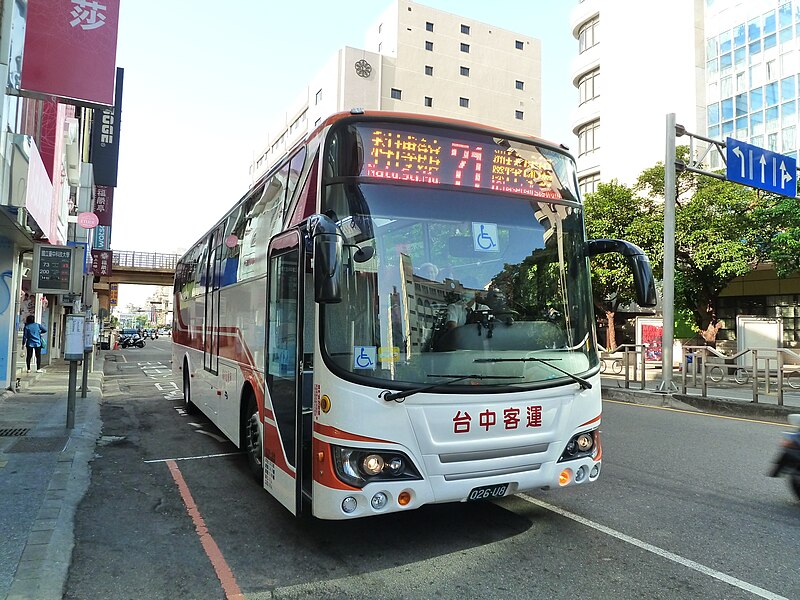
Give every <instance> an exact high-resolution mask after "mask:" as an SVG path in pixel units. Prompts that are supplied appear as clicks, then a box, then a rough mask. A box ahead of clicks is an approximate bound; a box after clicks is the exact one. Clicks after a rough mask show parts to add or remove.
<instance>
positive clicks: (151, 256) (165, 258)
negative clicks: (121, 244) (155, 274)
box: [112, 250, 180, 271]
mask: <svg viewBox="0 0 800 600" xmlns="http://www.w3.org/2000/svg"><path fill="white" fill-rule="evenodd" d="M179 258H180V256H178V255H177V254H159V253H157V252H136V251H129V250H114V256H113V262H112V265H113V266H114V267H126V268H129V269H148V270H161V271H174V270H175V267H176V266H177V264H178V259H179Z"/></svg>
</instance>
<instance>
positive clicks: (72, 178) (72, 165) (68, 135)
mask: <svg viewBox="0 0 800 600" xmlns="http://www.w3.org/2000/svg"><path fill="white" fill-rule="evenodd" d="M64 154H65V155H66V165H65V166H66V170H67V180H68V181H69V184H70V185H74V186H78V185H80V184H81V149H80V140H79V139H78V119H76V118H74V117H67V118H66V119H64Z"/></svg>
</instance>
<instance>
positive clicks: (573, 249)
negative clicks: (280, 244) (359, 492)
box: [322, 124, 598, 392]
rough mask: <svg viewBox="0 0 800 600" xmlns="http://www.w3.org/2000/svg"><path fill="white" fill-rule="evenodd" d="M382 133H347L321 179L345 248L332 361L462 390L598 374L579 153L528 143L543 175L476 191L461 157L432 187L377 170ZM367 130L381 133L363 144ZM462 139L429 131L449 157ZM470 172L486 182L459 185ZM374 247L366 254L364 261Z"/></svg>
mask: <svg viewBox="0 0 800 600" xmlns="http://www.w3.org/2000/svg"><path fill="white" fill-rule="evenodd" d="M359 126H360V127H362V126H363V124H359ZM375 131H376V128H375V127H374V126H371V127H363V128H362V129H361V130H360V131H358V132H357V135H355V136H353V135H352V131H349V132H348V135H346V136H345V135H344V134H342V135H340V136H339V138H334V141H333V142H332V143H331V144H330V145H329V156H328V160H329V163H333V166H332V168H331V169H330V170H329V173H332V174H333V175H334V176H332V177H329V178H326V181H324V184H325V192H324V197H323V210H324V211H326V212H327V213H328V214H330V215H333V216H334V219H335V220H336V222H337V223H338V225H339V228H340V231H341V233H342V234H343V235H344V237H345V243H346V247H345V253H344V266H343V278H342V302H341V303H339V304H328V305H324V307H323V311H322V319H323V328H322V348H323V354H324V358H325V361H326V363H327V364H328V365H329V366H330V367H331V368H332V369H333V370H334V371H335V372H337V374H339V375H341V376H343V377H346V378H350V379H353V380H356V381H360V382H363V383H365V384H367V385H375V386H385V385H386V383H387V380H388V381H392V382H393V385H395V386H396V387H398V388H403V387H409V386H413V385H419V384H424V385H430V384H435V383H437V382H439V381H441V382H442V383H446V382H447V381H448V380H455V379H457V378H465V379H466V380H465V381H462V382H461V383H460V384H459V385H460V386H462V387H456V386H453V387H452V389H458V390H460V391H462V392H463V391H464V390H465V389H466V388H464V387H463V386H464V385H468V386H469V389H472V390H475V391H478V390H482V391H487V387H489V386H492V387H493V388H494V389H496V390H497V391H502V390H503V389H508V388H509V387H513V388H517V389H518V386H525V387H542V386H546V385H554V384H558V385H561V384H567V383H573V382H574V381H573V380H572V379H570V378H569V377H567V376H566V375H565V374H564V372H567V373H571V374H574V375H578V376H579V375H581V374H585V373H587V372H588V371H590V370H592V369H593V368H595V367H596V366H597V364H598V363H597V360H598V359H597V353H596V349H595V338H594V324H593V317H592V315H593V311H592V304H591V290H590V282H589V266H588V260H587V259H586V257H585V252H584V242H585V237H584V227H583V219H582V212H581V209H580V204H579V203H578V202H577V201H576V196H577V195H576V193H575V192H574V188H573V187H572V183H571V181H572V180H574V177H573V176H572V175H573V171H572V169H574V166H573V165H572V162H571V159H570V158H569V157H567V156H566V155H563V154H560V153H557V152H555V151H548V152H550V155H551V156H550V157H548V158H547V159H546V162H543V161H544V159H543V157H544V156H545V155H544V154H543V152H544V151H543V150H539V149H537V148H536V147H534V146H530V147H529V148H527V149H523V150H527V152H528V156H534V155H535V156H538V157H539V159H538V160H539V163H538V164H539V167H545V166H546V167H547V168H539V172H538V173H537V174H536V175H535V178H533V179H536V180H535V181H532V178H530V177H529V178H528V179H525V178H516V179H515V178H506V179H505V180H504V181H501V182H498V181H497V180H495V181H494V184H489V183H486V179H488V178H489V177H491V175H485V176H484V177H485V178H486V179H483V180H482V181H481V182H479V184H478V185H475V184H474V179H468V182H469V183H470V184H471V185H469V187H467V186H466V185H459V183H456V181H458V179H457V178H456V177H454V176H453V170H454V169H455V168H456V166H457V165H458V163H453V164H452V165H451V166H448V165H447V162H448V161H447V160H443V161H440V163H439V165H437V166H439V167H440V170H439V171H438V172H429V174H428V176H429V177H431V178H433V179H431V180H430V181H419V180H417V181H412V179H413V178H417V177H419V176H421V175H420V173H421V172H416V174H414V173H411V172H410V171H409V170H408V169H406V170H405V171H403V170H402V169H394V168H392V167H391V166H390V168H382V167H381V165H377V166H376V164H375V161H372V162H370V158H369V157H370V156H373V157H374V155H375V152H374V150H375V146H376V138H375V137H374V132H375ZM384 131H386V129H381V132H384ZM458 133H459V134H460V132H458ZM368 135H373V138H372V139H371V140H365V139H364V138H365V137H366V136H368ZM414 135H415V136H416V138H417V139H419V138H420V137H421V136H423V135H425V132H424V131H423V132H420V131H419V130H416V131H415V132H414ZM454 136H455V134H454V133H452V132H449V134H448V136H445V135H438V136H433V135H431V132H428V138H430V139H434V138H435V140H436V141H437V143H439V144H441V145H442V147H443V148H444V150H445V151H447V148H448V147H450V148H451V147H452V144H453V143H454V142H453V140H454ZM442 140H444V141H442ZM379 141H381V140H380V139H378V140H377V142H379ZM463 142H464V145H468V146H470V147H472V148H475V147H478V148H479V149H480V151H481V152H482V153H484V156H488V155H489V154H490V153H491V151H492V149H493V147H492V145H493V144H494V147H497V148H500V152H502V153H505V152H507V151H506V148H507V146H505V145H501V144H498V143H497V140H493V139H491V138H489V139H488V140H481V139H480V138H479V136H477V135H473V136H471V137H467V139H466V140H463ZM455 143H459V144H460V143H462V140H461V138H459V139H458V141H457V142H455ZM337 144H338V147H337ZM348 144H350V145H356V146H357V148H358V152H355V153H354V152H353V149H352V148H346V146H347V145H348ZM345 150H346V151H345ZM343 151H344V152H343ZM460 151H461V148H459V152H460ZM332 153H336V154H335V156H332ZM342 153H344V154H345V155H347V156H348V157H352V156H353V155H354V154H355V155H357V156H359V157H360V158H358V159H351V160H355V163H353V162H350V163H348V164H347V165H346V166H344V167H342V164H341V163H342V162H347V161H341V160H340V161H339V163H337V162H336V160H331V159H332V158H333V159H335V158H336V157H338V156H341V154H342ZM518 154H520V155H521V154H523V152H519V153H518ZM496 158H497V157H496V156H495V160H493V161H492V162H494V163H495V164H497V160H496ZM528 165H529V166H530V163H528ZM385 166H386V163H385V164H384V165H383V167H385ZM462 166H463V165H462ZM481 168H482V167H481ZM369 169H373V171H372V173H371V174H370V173H369ZM376 169H377V170H376ZM414 169H415V168H414V167H412V169H411V171H414ZM448 170H450V172H449V173H448V172H445V171H448ZM343 171H344V172H343ZM379 171H380V172H381V174H380V175H376V174H375V173H377V172H379ZM417 171H418V170H417ZM395 174H399V176H400V177H401V179H400V180H399V181H398V179H397V177H395ZM404 174H405V175H404ZM465 174H466V176H467V177H468V178H470V177H472V178H474V177H476V176H480V175H481V173H480V172H479V170H477V169H476V170H469V169H466V170H462V173H461V177H462V181H467V180H466V179H464V175H465ZM406 176H408V177H411V178H410V179H409V178H406ZM393 180H394V181H393ZM406 181H408V182H409V183H408V184H406V183H404V182H406ZM566 182H570V183H566ZM492 185H494V187H495V188H496V189H491V187H492ZM367 247H370V248H371V249H372V253H371V255H369V254H368V255H369V258H367V259H366V260H364V258H362V257H363V256H364V254H363V253H359V255H356V251H357V249H359V248H361V249H364V248H367ZM454 383H455V382H454ZM476 386H477V387H476ZM447 389H451V388H447Z"/></svg>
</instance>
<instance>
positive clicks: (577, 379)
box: [472, 356, 592, 390]
mask: <svg viewBox="0 0 800 600" xmlns="http://www.w3.org/2000/svg"><path fill="white" fill-rule="evenodd" d="M554 360H561V359H560V358H553V359H550V360H548V359H545V358H534V357H533V356H529V357H528V358H476V359H475V360H473V361H472V362H476V363H499V362H540V363H542V364H545V365H547V366H548V367H550V368H551V369H555V370H556V371H558V372H559V373H563V374H564V375H566V376H567V377H569V378H570V379H572V380H573V381H575V382H576V383H578V384H579V385H580V386H581V389H584V390H590V389H592V384H591V383H589V382H588V381H586V380H585V379H584V378H583V377H578V376H577V375H573V374H572V373H570V372H569V371H565V370H564V369H562V368H561V367H557V366H555V365H554V364H553V362H552V361H554Z"/></svg>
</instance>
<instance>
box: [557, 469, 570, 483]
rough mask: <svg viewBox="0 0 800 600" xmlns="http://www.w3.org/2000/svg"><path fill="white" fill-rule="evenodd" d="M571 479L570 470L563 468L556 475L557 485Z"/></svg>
mask: <svg viewBox="0 0 800 600" xmlns="http://www.w3.org/2000/svg"><path fill="white" fill-rule="evenodd" d="M571 480H572V471H570V470H569V469H564V470H563V471H561V474H560V475H559V476H558V485H567V484H568V483H569V482H570V481H571Z"/></svg>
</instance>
